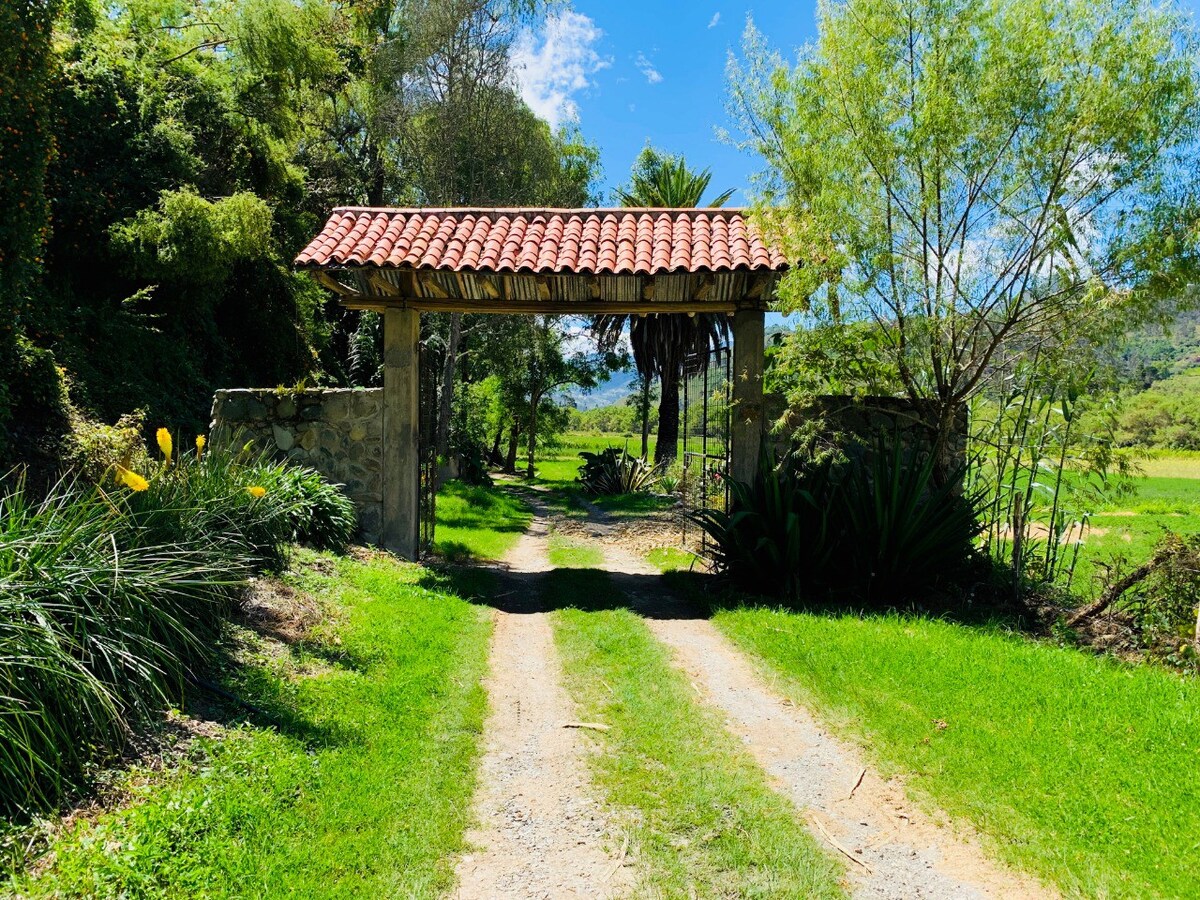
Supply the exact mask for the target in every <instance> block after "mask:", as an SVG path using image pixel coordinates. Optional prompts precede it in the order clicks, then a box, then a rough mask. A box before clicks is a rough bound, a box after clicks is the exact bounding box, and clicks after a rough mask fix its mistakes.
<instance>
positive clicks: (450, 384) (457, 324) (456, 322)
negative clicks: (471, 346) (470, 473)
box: [433, 313, 462, 459]
mask: <svg viewBox="0 0 1200 900" xmlns="http://www.w3.org/2000/svg"><path fill="white" fill-rule="evenodd" d="M461 341H462V313H452V314H451V315H450V337H449V338H448V339H447V341H446V359H445V360H444V361H443V363H442V386H441V390H440V391H439V392H438V420H437V436H436V438H435V440H434V445H433V447H434V452H436V453H437V455H438V459H447V458H448V457H449V456H450V416H451V415H452V413H453V401H454V373H455V370H456V369H457V368H458V345H459V343H460V342H461Z"/></svg>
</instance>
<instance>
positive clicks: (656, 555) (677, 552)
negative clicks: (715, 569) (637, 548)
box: [646, 547, 700, 572]
mask: <svg viewBox="0 0 1200 900" xmlns="http://www.w3.org/2000/svg"><path fill="white" fill-rule="evenodd" d="M699 559H700V557H698V556H697V555H696V554H695V553H693V552H692V551H691V550H684V549H682V548H680V547H655V548H654V549H653V550H651V551H650V552H649V553H647V554H646V561H647V562H648V563H650V565H652V566H654V567H655V568H656V569H658V571H660V572H678V571H679V570H680V569H690V568H691V567H692V564H693V563H695V562H697V561H698V560H699Z"/></svg>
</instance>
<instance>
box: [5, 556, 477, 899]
mask: <svg viewBox="0 0 1200 900" xmlns="http://www.w3.org/2000/svg"><path fill="white" fill-rule="evenodd" d="M305 558H306V559H307V560H308V562H309V565H307V566H306V567H304V569H303V570H302V572H301V574H299V575H298V576H297V587H299V588H301V589H302V590H305V591H309V592H312V593H313V594H316V595H320V596H321V597H322V598H323V601H324V603H326V604H327V605H328V606H329V607H330V608H331V609H332V610H334V611H335V612H336V614H337V618H338V625H337V627H336V629H334V630H332V631H331V632H330V633H329V634H327V635H325V636H324V639H322V640H316V641H309V642H307V643H304V642H302V643H301V644H298V645H292V646H291V647H290V648H288V650H287V654H286V655H287V656H288V658H285V659H282V660H280V659H275V660H274V661H268V660H263V661H262V662H261V664H256V665H250V666H247V667H246V668H245V669H243V670H242V671H241V672H240V674H239V675H238V676H237V677H235V678H232V679H231V680H230V681H228V682H226V687H227V688H229V690H231V691H232V692H233V693H235V694H238V695H239V696H242V697H244V698H246V699H248V700H249V701H250V702H252V703H254V704H255V705H257V706H259V707H262V708H264V709H265V710H266V711H267V712H268V713H269V714H270V716H271V717H272V718H273V719H274V720H275V721H276V724H277V726H278V727H277V728H267V727H261V726H256V725H254V724H250V723H247V724H244V725H242V726H240V727H238V728H235V729H234V730H232V731H230V732H228V733H226V734H224V735H223V736H221V737H218V738H214V739H209V740H201V741H198V742H197V743H196V744H195V745H194V746H193V748H192V758H191V759H190V760H189V761H188V762H187V763H186V764H184V765H181V766H178V767H175V768H171V769H168V770H165V771H160V772H149V771H136V772H132V773H130V774H129V775H128V776H127V778H126V782H127V783H126V784H124V785H123V787H124V789H125V791H126V793H127V795H128V797H129V802H127V803H124V804H122V805H121V806H119V807H118V808H115V809H113V810H110V811H107V812H104V813H101V814H99V815H97V816H95V817H91V818H85V819H82V820H80V821H79V822H77V823H76V824H74V825H73V826H70V827H67V828H66V829H65V830H63V831H62V832H61V833H60V834H59V835H58V837H57V838H56V839H55V841H54V843H53V845H52V846H51V848H50V850H51V854H49V855H47V856H46V857H44V858H43V860H42V861H41V862H40V863H39V864H38V865H36V866H34V870H36V871H37V874H36V875H32V874H22V875H18V876H17V877H16V878H15V879H14V880H12V881H11V882H10V884H9V885H8V886H7V890H9V891H12V892H13V893H15V894H16V895H18V896H29V897H60V896H69V897H131V896H136V897H145V898H158V897H214V898H216V897H256V898H257V897H284V896H287V897H312V898H321V897H363V898H373V897H382V896H404V897H433V896H437V895H438V894H439V893H442V892H444V891H445V890H446V889H447V888H449V887H450V886H451V884H452V882H453V868H452V855H453V854H454V853H455V852H457V851H458V850H460V849H461V848H462V843H463V842H462V835H463V830H464V827H465V824H466V820H467V818H468V816H469V812H470V809H469V806H470V795H471V791H472V789H473V785H474V780H475V764H476V758H477V741H478V737H479V733H480V730H481V728H482V722H483V715H484V708H485V697H484V692H483V689H482V687H481V685H480V679H481V677H482V674H483V671H484V668H485V665H486V654H487V641H488V625H487V621H486V618H485V617H484V616H483V615H482V614H481V612H480V609H479V608H478V607H475V606H472V605H471V604H469V603H468V602H467V601H465V600H463V599H461V598H459V597H457V596H455V595H453V594H451V593H448V592H447V591H445V590H444V589H428V588H423V587H420V586H419V585H418V583H417V582H418V579H425V580H426V583H427V579H428V578H429V577H430V576H429V575H428V573H426V572H424V571H423V570H422V569H419V568H418V567H415V566H407V565H401V564H397V563H395V562H393V561H391V560H390V559H386V558H380V559H377V560H374V561H371V562H368V563H365V564H364V563H359V562H354V561H350V560H335V559H333V558H331V557H313V556H306V557H305ZM39 866H40V867H41V868H40V870H39V868H38V867H39ZM4 890H5V888H3V887H0V892H3V891H4Z"/></svg>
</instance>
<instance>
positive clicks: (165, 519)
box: [116, 450, 300, 572]
mask: <svg viewBox="0 0 1200 900" xmlns="http://www.w3.org/2000/svg"><path fill="white" fill-rule="evenodd" d="M286 468H287V467H286V466H284V465H282V464H272V463H268V462H267V461H266V460H265V459H264V458H262V457H257V456H252V455H251V454H250V453H249V451H247V450H243V451H242V452H240V453H229V452H224V451H217V452H211V453H205V454H203V455H181V456H180V457H177V458H175V459H173V460H171V461H170V462H169V463H168V462H166V461H164V463H163V464H161V465H159V466H158V467H157V468H156V469H154V470H148V469H147V470H143V473H144V474H143V473H137V472H132V470H128V469H123V468H122V469H118V470H116V471H117V473H118V477H119V478H126V479H130V480H133V479H136V478H141V479H142V481H143V482H144V483H145V487H144V488H143V487H141V486H140V484H139V485H138V487H137V488H135V489H133V490H131V491H130V492H129V497H128V501H127V504H128V510H129V515H130V517H131V519H132V520H133V522H134V523H135V524H136V526H137V527H138V528H140V529H141V530H142V532H143V533H144V534H145V535H146V536H147V539H149V540H153V541H158V542H168V543H180V544H187V545H190V546H202V545H205V544H210V543H213V542H219V543H221V544H224V545H228V546H230V547H231V548H234V549H235V550H236V552H237V553H239V554H240V555H242V556H245V557H246V558H247V559H250V560H252V561H253V564H254V567H255V568H256V569H257V570H259V571H270V572H277V571H280V570H282V569H283V568H284V567H285V566H286V565H287V549H288V544H289V542H290V541H291V540H292V538H293V534H294V531H295V525H294V522H295V519H296V517H297V516H298V515H299V505H300V501H299V500H298V499H297V498H296V497H295V496H294V495H291V494H288V493H287V492H281V491H273V490H272V488H273V487H274V484H275V482H276V481H278V480H281V479H282V477H283V473H284V472H285V471H286ZM264 481H266V482H268V483H267V484H263V483H261V482H264ZM135 483H136V482H135Z"/></svg>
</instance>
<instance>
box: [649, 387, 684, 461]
mask: <svg viewBox="0 0 1200 900" xmlns="http://www.w3.org/2000/svg"><path fill="white" fill-rule="evenodd" d="M659 385H660V386H661V388H662V397H661V398H660V399H659V401H658V443H657V444H656V445H655V447H654V464H655V465H656V466H657V465H663V464H669V463H672V462H674V461H675V457H676V456H678V455H679V449H678V445H679V373H678V372H664V373H663V375H662V377H661V378H660V380H659Z"/></svg>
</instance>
